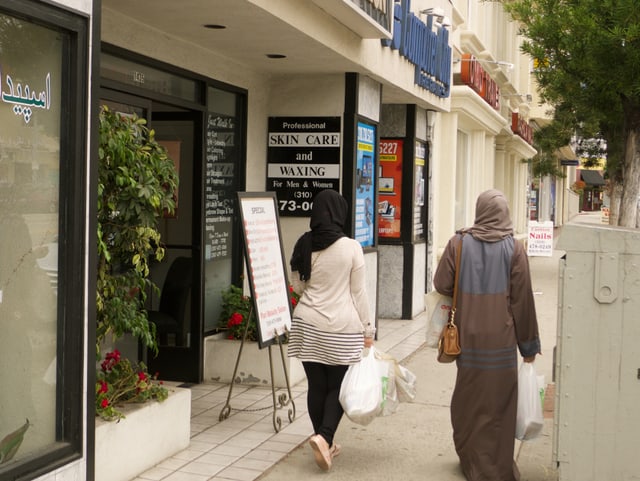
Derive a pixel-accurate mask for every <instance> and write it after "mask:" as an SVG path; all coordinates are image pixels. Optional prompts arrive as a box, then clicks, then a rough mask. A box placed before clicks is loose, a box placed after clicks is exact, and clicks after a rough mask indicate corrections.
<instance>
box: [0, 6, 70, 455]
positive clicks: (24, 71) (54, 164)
mask: <svg viewBox="0 0 640 481" xmlns="http://www.w3.org/2000/svg"><path fill="white" fill-rule="evenodd" d="M0 36H1V37H2V41H0V45H2V57H1V60H0V62H1V68H2V72H1V74H0V75H1V88H2V98H1V102H0V119H1V120H0V124H1V125H2V126H3V127H2V131H1V132H0V206H2V208H1V209H0V324H1V326H2V333H1V335H0V386H2V389H0V439H2V438H3V437H5V436H6V435H8V434H10V433H12V432H14V431H16V430H18V429H20V430H23V431H24V441H23V442H22V444H21V446H20V448H19V449H18V451H17V453H16V454H15V457H16V458H20V457H22V456H26V455H28V454H30V453H32V452H33V451H35V450H38V449H41V448H42V447H43V446H46V445H48V444H50V443H52V442H53V441H54V440H55V429H54V427H55V408H56V402H55V400H56V398H55V395H56V389H55V387H56V342H57V336H56V329H57V325H56V318H57V313H56V298H57V294H56V290H57V277H58V242H57V241H58V195H59V183H58V179H59V173H60V94H61V91H60V69H61V66H62V58H61V55H62V41H63V39H62V38H61V36H60V35H59V34H57V33H56V32H54V31H51V30H49V29H46V28H43V27H39V26H36V25H33V24H29V23H26V22H23V21H20V20H17V19H15V18H12V17H9V16H7V15H2V14H0ZM5 39H6V40H8V42H5ZM12 40H13V41H12ZM0 453H2V449H0ZM0 456H2V454H0Z"/></svg>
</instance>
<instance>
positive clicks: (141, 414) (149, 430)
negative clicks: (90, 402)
mask: <svg viewBox="0 0 640 481" xmlns="http://www.w3.org/2000/svg"><path fill="white" fill-rule="evenodd" d="M121 411H122V414H123V415H124V416H125V417H124V418H122V419H120V420H119V421H117V422H114V421H105V420H102V419H100V418H96V427H95V436H96V439H95V481H130V480H131V479H134V478H135V477H136V476H138V475H139V474H140V473H143V472H144V471H146V470H148V469H150V468H152V467H153V466H155V465H156V464H158V463H160V462H162V461H164V460H165V459H167V458H170V457H171V456H173V455H174V454H176V453H177V452H179V451H182V450H183V449H186V448H187V447H188V446H189V439H190V434H191V433H190V430H191V391H190V390H189V389H184V388H179V387H171V388H169V396H168V397H167V399H165V400H164V401H162V402H157V401H149V402H146V403H141V404H127V405H125V406H124V407H123V408H122V409H121Z"/></svg>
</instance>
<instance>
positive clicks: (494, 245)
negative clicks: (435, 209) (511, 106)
mask: <svg viewBox="0 0 640 481" xmlns="http://www.w3.org/2000/svg"><path fill="white" fill-rule="evenodd" d="M457 249H462V254H461V258H460V274H459V279H458V297H457V305H456V324H458V329H459V331H460V347H461V349H462V352H461V354H460V356H459V357H458V359H457V360H456V363H457V367H458V374H457V378H456V385H455V388H454V391H453V396H452V398H451V424H452V426H453V441H454V444H455V447H456V452H457V453H458V457H459V458H460V465H461V467H462V471H463V472H464V475H465V477H466V478H467V480H468V481H486V480H491V481H518V480H519V479H520V473H519V471H518V467H517V466H516V463H515V462H514V460H513V449H514V439H515V425H516V406H517V399H518V371H517V368H518V358H517V354H518V351H519V352H520V355H521V356H522V357H523V360H524V362H533V361H534V360H535V357H536V354H538V353H539V352H540V339H539V336H538V321H537V317H536V309H535V304H534V300H533V290H532V288H531V277H530V274H529V260H528V259H527V254H526V252H525V250H524V247H523V245H522V243H520V242H517V241H516V240H515V239H514V237H513V225H512V223H511V217H510V216H509V206H508V204H507V199H506V198H505V196H504V195H503V194H502V192H500V191H498V190H495V189H491V190H487V191H485V192H483V193H482V194H480V195H479V196H478V200H477V203H476V218H475V222H474V224H473V226H472V227H469V228H466V229H462V230H460V231H458V232H457V233H456V234H455V235H454V236H453V237H452V238H451V239H450V240H449V243H448V244H447V246H446V248H445V251H444V253H443V255H442V259H440V262H439V264H438V268H437V270H436V273H435V276H434V278H433V285H434V287H435V288H436V290H437V291H438V292H440V293H441V294H444V295H447V296H451V295H452V294H453V285H454V279H455V259H456V251H457Z"/></svg>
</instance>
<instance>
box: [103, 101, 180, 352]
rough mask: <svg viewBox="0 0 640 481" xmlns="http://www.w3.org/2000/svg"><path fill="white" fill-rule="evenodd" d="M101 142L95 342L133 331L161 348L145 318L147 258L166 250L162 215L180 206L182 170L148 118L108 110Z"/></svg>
mask: <svg viewBox="0 0 640 481" xmlns="http://www.w3.org/2000/svg"><path fill="white" fill-rule="evenodd" d="M99 136H100V141H99V147H98V157H99V163H98V212H97V215H98V228H97V231H98V232H97V234H98V236H97V237H98V273H97V274H98V278H97V293H96V296H97V297H96V309H97V313H96V321H97V326H96V345H97V349H98V352H99V350H100V345H101V343H102V342H103V341H104V340H105V338H106V337H107V336H108V335H111V336H112V337H113V338H114V339H118V338H120V337H122V336H123V335H124V334H126V333H130V334H132V335H133V336H135V337H136V338H138V339H139V340H140V341H141V342H142V344H144V345H145V346H147V347H149V348H151V349H153V350H154V351H156V352H157V342H156V337H155V326H154V325H153V324H150V323H149V321H148V316H147V311H146V309H145V301H146V296H147V292H149V291H157V290H158V288H157V286H155V285H154V284H153V283H152V282H151V280H150V279H149V262H150V260H151V259H155V260H158V261H159V260H161V259H162V258H163V256H164V248H163V247H162V245H161V242H160V233H159V232H158V230H157V225H158V220H159V218H160V216H161V215H163V213H165V212H173V211H174V209H175V192H176V189H177V186H178V175H177V173H176V169H175V164H174V162H173V161H172V160H171V159H169V157H168V156H167V151H166V149H165V148H164V147H163V146H161V145H160V144H159V143H158V142H157V141H156V140H155V133H154V131H153V130H150V129H148V128H147V127H146V121H145V119H141V118H138V117H136V116H125V115H122V114H119V113H117V112H112V111H110V110H109V109H108V108H107V107H103V108H102V110H101V111H100V125H99Z"/></svg>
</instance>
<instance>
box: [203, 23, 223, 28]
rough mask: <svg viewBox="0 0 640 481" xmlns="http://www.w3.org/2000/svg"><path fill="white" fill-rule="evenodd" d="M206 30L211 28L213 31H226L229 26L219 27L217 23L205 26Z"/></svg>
mask: <svg viewBox="0 0 640 481" xmlns="http://www.w3.org/2000/svg"><path fill="white" fill-rule="evenodd" d="M204 28H210V29H211V30H224V29H225V28H227V26H226V25H219V24H217V23H207V24H205V25H204Z"/></svg>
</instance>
